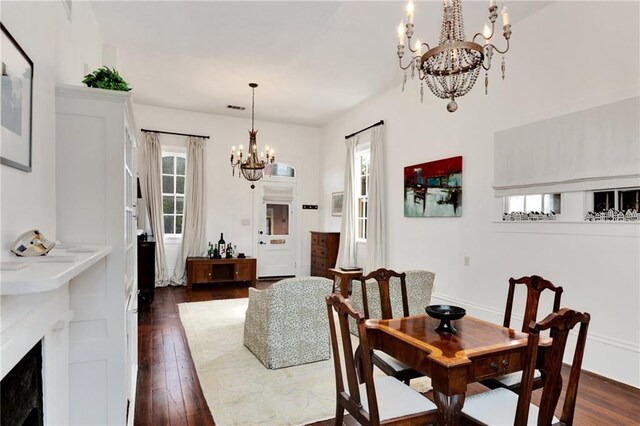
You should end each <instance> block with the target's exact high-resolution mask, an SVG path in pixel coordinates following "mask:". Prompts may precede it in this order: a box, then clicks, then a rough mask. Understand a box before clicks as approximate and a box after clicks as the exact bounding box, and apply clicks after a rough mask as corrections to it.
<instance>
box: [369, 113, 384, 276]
mask: <svg viewBox="0 0 640 426" xmlns="http://www.w3.org/2000/svg"><path fill="white" fill-rule="evenodd" d="M383 130H384V127H383V126H377V127H374V128H373V129H372V134H371V157H370V159H369V206H368V217H367V221H368V222H369V223H368V226H367V255H366V257H365V262H364V270H365V271H375V270H376V269H378V268H385V267H386V251H385V241H386V226H385V215H384V206H385V204H384V203H385V195H384V174H383V173H384V164H383V160H384V153H383V149H384V147H383Z"/></svg>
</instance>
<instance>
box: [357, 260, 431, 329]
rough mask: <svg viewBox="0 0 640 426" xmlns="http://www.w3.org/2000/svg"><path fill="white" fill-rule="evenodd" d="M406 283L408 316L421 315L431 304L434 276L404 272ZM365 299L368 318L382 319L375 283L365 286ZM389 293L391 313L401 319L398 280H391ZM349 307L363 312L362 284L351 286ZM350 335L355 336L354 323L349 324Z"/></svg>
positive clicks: (378, 293) (420, 271)
mask: <svg viewBox="0 0 640 426" xmlns="http://www.w3.org/2000/svg"><path fill="white" fill-rule="evenodd" d="M404 272H405V274H406V283H407V299H408V302H409V315H416V314H423V313H424V308H425V307H426V306H428V305H430V304H431V292H432V291H433V282H434V280H435V276H436V274H434V273H433V272H429V271H422V270H416V271H404ZM366 285H367V297H368V305H369V317H370V318H380V317H382V310H381V308H380V306H381V303H380V292H379V291H378V285H377V283H376V282H375V281H373V280H372V281H371V282H368V283H367V284H366ZM389 293H390V298H391V312H392V313H393V317H394V318H397V317H402V316H403V315H402V293H401V291H400V279H399V278H395V277H394V278H391V280H390V281H389ZM349 301H350V303H351V306H353V308H354V309H355V310H357V311H358V312H363V311H364V305H363V303H362V284H360V283H359V282H354V283H353V284H352V292H351V297H350V298H349ZM350 329H351V333H353V334H356V335H357V330H356V328H355V323H354V322H351V327H350Z"/></svg>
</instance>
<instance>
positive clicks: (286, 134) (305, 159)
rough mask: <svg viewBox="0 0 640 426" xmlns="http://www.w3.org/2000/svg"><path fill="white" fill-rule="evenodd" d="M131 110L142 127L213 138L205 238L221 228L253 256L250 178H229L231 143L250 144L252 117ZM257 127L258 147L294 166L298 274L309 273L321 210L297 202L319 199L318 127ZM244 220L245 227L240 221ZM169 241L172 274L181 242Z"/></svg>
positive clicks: (167, 142) (180, 142)
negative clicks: (272, 151)
mask: <svg viewBox="0 0 640 426" xmlns="http://www.w3.org/2000/svg"><path fill="white" fill-rule="evenodd" d="M134 96H135V93H134ZM258 108H259V104H258ZM135 114H136V122H137V124H138V126H140V128H145V129H154V130H164V131H173V132H182V133H192V134H199V135H208V136H211V139H210V140H209V141H208V146H207V157H208V158H207V167H208V168H207V173H208V175H207V179H208V188H207V197H208V198H207V206H208V207H207V241H211V242H213V243H215V242H217V241H218V239H219V238H220V233H221V232H224V239H225V241H226V242H227V243H229V242H231V243H232V244H234V245H237V246H238V250H239V251H240V252H244V253H245V254H246V255H247V256H252V255H255V253H254V245H255V244H256V240H255V239H254V238H253V237H254V233H253V229H254V227H253V223H254V222H253V221H254V194H253V191H252V190H251V188H250V183H249V182H247V181H246V180H245V179H244V178H243V179H238V174H237V171H236V175H235V177H234V176H231V166H230V165H229V156H230V152H231V146H233V145H235V146H236V147H237V146H239V145H244V147H245V149H246V147H248V145H249V130H250V129H251V120H250V119H246V118H234V117H227V116H222V115H214V114H204V113H198V112H190V111H182V110H176V109H169V108H161V107H155V106H148V105H140V104H136V105H135ZM249 114H250V112H249ZM258 114H259V110H258ZM248 116H249V115H248ZM255 128H256V129H257V130H258V136H257V140H258V149H264V147H265V145H269V146H270V147H273V148H274V149H275V150H276V158H277V161H278V162H281V163H288V164H293V165H295V166H296V176H297V203H296V211H295V214H297V216H298V217H297V218H298V220H297V222H296V223H297V225H298V233H299V234H298V235H299V237H300V238H299V241H300V245H301V246H300V247H299V250H298V259H297V264H298V275H308V274H309V271H310V259H311V254H310V250H311V249H310V247H311V242H310V234H309V231H311V230H316V229H317V225H318V218H319V213H318V210H302V209H301V206H302V204H318V201H319V200H318V199H319V189H320V185H319V183H318V173H319V162H318V161H317V160H318V158H319V156H320V150H319V140H320V130H319V129H317V128H313V127H305V126H297V125H290V124H280V123H273V122H268V121H259V120H257V121H256V123H255ZM160 141H161V142H162V144H163V146H166V147H167V149H168V150H172V149H173V150H174V151H175V150H176V148H172V147H175V146H178V149H180V147H183V148H182V149H184V146H185V144H186V138H185V137H179V136H172V135H164V134H161V135H160ZM255 191H257V188H256V190H255ZM243 222H244V223H248V225H243ZM167 243H168V244H167V245H165V247H166V248H167V267H168V269H169V271H170V273H173V270H174V269H175V262H176V259H177V255H178V250H179V241H174V242H173V243H169V242H167Z"/></svg>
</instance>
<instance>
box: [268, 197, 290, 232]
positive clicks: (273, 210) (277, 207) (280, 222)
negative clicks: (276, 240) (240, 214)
mask: <svg viewBox="0 0 640 426" xmlns="http://www.w3.org/2000/svg"><path fill="white" fill-rule="evenodd" d="M266 209H267V215H266V217H267V222H266V223H265V233H266V234H267V235H289V205H288V204H267V205H266Z"/></svg>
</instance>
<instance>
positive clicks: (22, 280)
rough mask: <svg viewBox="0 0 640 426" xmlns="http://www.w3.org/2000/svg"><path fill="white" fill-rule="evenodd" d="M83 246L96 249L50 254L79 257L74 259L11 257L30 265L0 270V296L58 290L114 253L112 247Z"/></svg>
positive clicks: (53, 255) (52, 253) (60, 251)
mask: <svg viewBox="0 0 640 426" xmlns="http://www.w3.org/2000/svg"><path fill="white" fill-rule="evenodd" d="M83 247H87V248H88V247H90V248H91V249H95V250H94V251H92V252H90V253H85V252H81V253H78V252H72V251H69V252H67V251H66V250H63V249H58V248H54V249H53V250H51V252H50V256H51V257H56V256H73V257H76V258H77V260H76V261H74V262H46V261H42V260H43V259H41V258H27V257H12V258H11V259H10V260H11V261H18V262H24V263H27V264H28V266H27V267H25V268H22V269H18V270H4V271H1V272H0V274H1V275H2V279H1V280H0V295H1V296H8V295H18V294H33V293H43V292H47V291H51V290H55V289H57V288H59V287H61V286H63V285H65V284H66V283H68V282H69V281H70V280H71V279H73V278H74V277H76V276H77V275H79V274H80V273H82V272H84V271H85V270H87V269H88V268H90V267H91V266H93V265H94V264H95V263H97V262H98V261H99V260H100V259H102V258H104V257H106V256H107V255H108V254H109V253H111V247H110V246H83ZM7 260H9V259H4V258H3V261H7Z"/></svg>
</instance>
